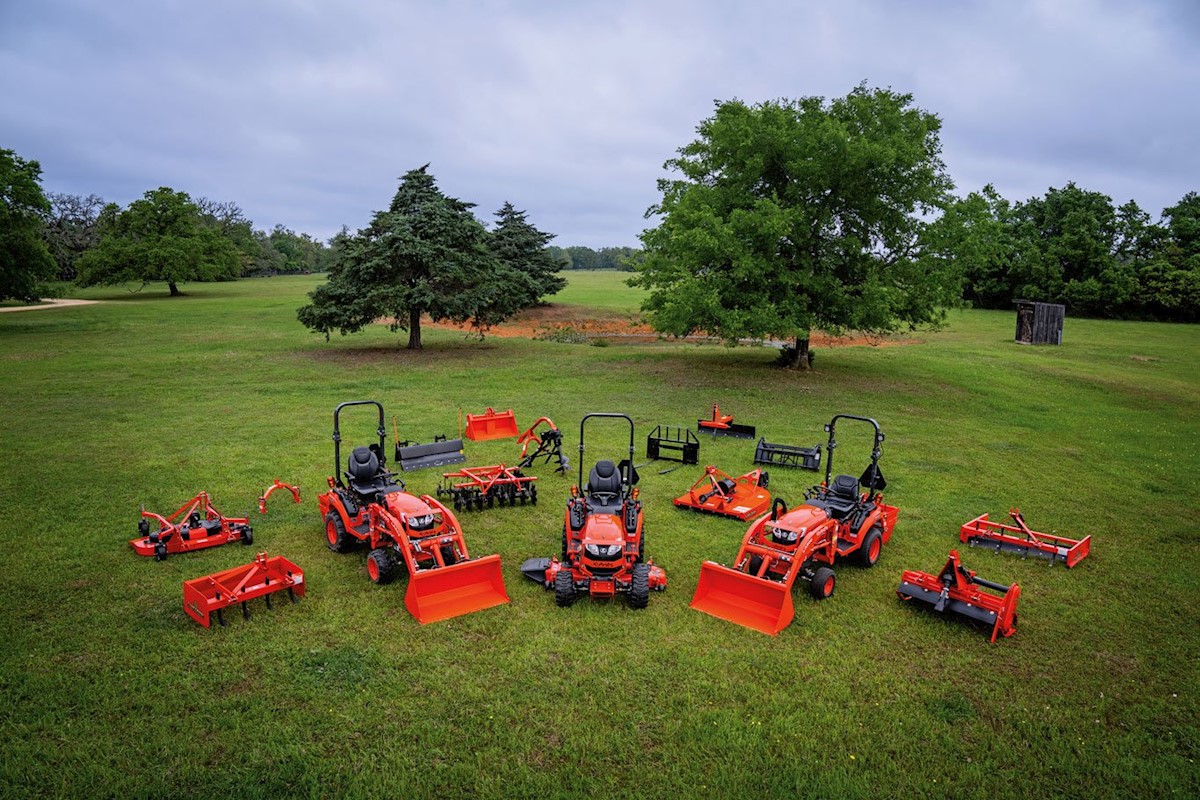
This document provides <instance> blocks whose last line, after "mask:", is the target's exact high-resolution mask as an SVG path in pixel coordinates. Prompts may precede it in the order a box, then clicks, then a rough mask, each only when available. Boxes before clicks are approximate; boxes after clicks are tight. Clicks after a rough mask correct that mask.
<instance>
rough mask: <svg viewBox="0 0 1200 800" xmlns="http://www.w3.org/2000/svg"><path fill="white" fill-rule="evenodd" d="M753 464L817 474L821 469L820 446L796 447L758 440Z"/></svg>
mask: <svg viewBox="0 0 1200 800" xmlns="http://www.w3.org/2000/svg"><path fill="white" fill-rule="evenodd" d="M754 463H755V464H767V465H770V466H776V467H799V468H800V469H807V470H811V471H812V472H817V471H818V470H820V469H821V446H820V445H817V446H816V447H797V446H795V445H790V444H775V443H772V442H768V441H767V440H766V439H759V440H758V445H757V446H755V448H754Z"/></svg>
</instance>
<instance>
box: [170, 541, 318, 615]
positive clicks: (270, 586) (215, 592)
mask: <svg viewBox="0 0 1200 800" xmlns="http://www.w3.org/2000/svg"><path fill="white" fill-rule="evenodd" d="M275 592H287V593H288V597H289V598H290V599H291V601H292V602H293V603H294V602H296V597H297V596H301V597H302V596H303V595H304V572H303V571H302V570H301V569H300V568H299V567H298V566H296V565H295V564H293V563H292V562H291V561H288V560H287V559H286V558H284V557H283V556H272V557H271V558H267V554H266V553H259V554H258V556H257V557H256V558H255V559H254V561H252V562H251V563H249V564H244V565H242V566H240V567H234V568H233V569H227V570H225V571H223V572H216V573H213V574H212V575H205V576H203V577H200V578H193V579H192V580H190V581H184V582H183V610H184V611H185V612H186V613H187V615H188V616H189V617H191V618H192V619H194V620H195V621H196V622H198V623H200V624H201V625H203V626H204V627H205V628H207V627H209V626H210V625H211V624H212V620H211V618H212V615H214V614H215V615H216V617H217V622H219V623H220V624H221V626H222V627H224V625H225V618H224V616H223V615H222V614H221V611H222V610H223V609H226V608H228V607H229V606H232V605H237V604H239V603H240V604H241V606H242V614H243V615H244V616H245V617H246V618H247V619H249V618H250V608H249V606H247V605H246V603H248V602H249V601H250V600H253V599H254V598H256V597H263V598H265V599H266V601H267V608H270V607H271V595H272V594H274V593H275Z"/></svg>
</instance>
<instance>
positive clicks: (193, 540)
mask: <svg viewBox="0 0 1200 800" xmlns="http://www.w3.org/2000/svg"><path fill="white" fill-rule="evenodd" d="M150 520H156V521H157V522H158V528H157V529H156V530H154V531H151V530H150ZM138 534H139V536H138V538H136V539H130V540H129V544H130V545H132V546H133V551H134V552H135V553H137V554H138V555H139V556H154V558H155V559H157V560H159V561H163V560H164V559H166V557H167V554H168V553H187V552H190V551H192V550H202V549H204V548H205V547H217V546H218V545H222V544H228V543H229V542H236V541H241V543H242V544H252V543H253V542H254V528H252V527H251V526H250V520H249V518H248V517H226V516H222V515H221V512H219V511H217V509H215V508H214V507H213V504H212V501H211V500H209V498H208V492H201V493H200V494H198V495H196V496H195V497H193V498H192V499H191V500H188V501H187V502H186V503H184V504H183V505H181V506H180V507H179V509H178V510H177V511H176V512H175V513H174V514H171V515H170V516H167V517H164V516H162V515H160V514H155V513H154V512H153V511H147V510H146V507H145V506H142V518H141V519H140V520H138Z"/></svg>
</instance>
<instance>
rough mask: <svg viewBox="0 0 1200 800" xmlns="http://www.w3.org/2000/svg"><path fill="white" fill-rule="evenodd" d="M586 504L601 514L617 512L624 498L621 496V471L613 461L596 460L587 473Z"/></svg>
mask: <svg viewBox="0 0 1200 800" xmlns="http://www.w3.org/2000/svg"><path fill="white" fill-rule="evenodd" d="M587 493H588V505H589V506H591V508H592V511H594V512H599V513H601V514H618V513H620V511H621V506H622V505H623V504H624V499H623V498H622V497H621V473H620V472H618V471H617V467H616V465H615V464H613V462H611V461H609V460H607V459H605V460H602V461H597V462H596V466H594V467H592V471H591V472H589V473H588V484H587Z"/></svg>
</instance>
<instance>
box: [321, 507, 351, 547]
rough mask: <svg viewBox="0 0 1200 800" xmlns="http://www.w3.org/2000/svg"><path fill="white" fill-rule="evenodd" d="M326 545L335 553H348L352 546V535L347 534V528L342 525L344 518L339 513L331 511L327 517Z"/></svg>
mask: <svg viewBox="0 0 1200 800" xmlns="http://www.w3.org/2000/svg"><path fill="white" fill-rule="evenodd" d="M325 544H327V545H329V549H330V550H332V551H333V552H335V553H344V552H346V551H347V550H349V549H350V545H351V544H352V541H351V537H350V534H348V533H346V526H345V525H343V524H342V517H341V515H339V514H338V513H337V511H330V512H329V513H328V514H326V515H325Z"/></svg>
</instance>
